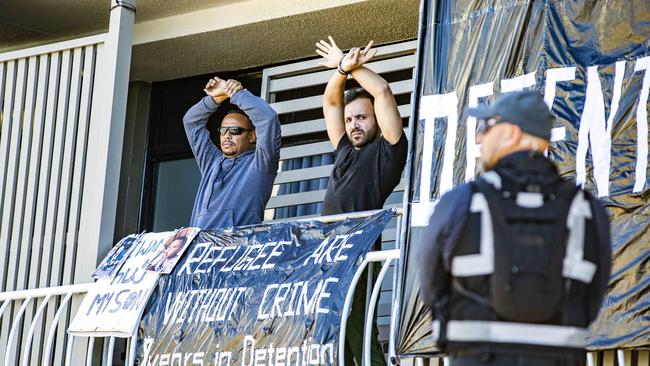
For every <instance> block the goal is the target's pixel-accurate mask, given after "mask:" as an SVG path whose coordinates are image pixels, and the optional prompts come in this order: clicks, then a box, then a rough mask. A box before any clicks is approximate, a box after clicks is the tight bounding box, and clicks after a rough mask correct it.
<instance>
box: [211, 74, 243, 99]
mask: <svg viewBox="0 0 650 366" xmlns="http://www.w3.org/2000/svg"><path fill="white" fill-rule="evenodd" d="M242 89H244V87H243V86H242V84H241V83H240V82H239V81H237V80H234V79H228V80H223V79H220V78H219V77H218V76H215V77H213V78H212V79H210V80H209V81H208V83H207V84H205V88H203V91H204V92H205V94H207V95H209V96H211V97H212V99H214V101H215V102H216V103H223V101H225V100H226V99H228V98H231V97H232V96H233V95H235V93H237V92H238V91H240V90H242Z"/></svg>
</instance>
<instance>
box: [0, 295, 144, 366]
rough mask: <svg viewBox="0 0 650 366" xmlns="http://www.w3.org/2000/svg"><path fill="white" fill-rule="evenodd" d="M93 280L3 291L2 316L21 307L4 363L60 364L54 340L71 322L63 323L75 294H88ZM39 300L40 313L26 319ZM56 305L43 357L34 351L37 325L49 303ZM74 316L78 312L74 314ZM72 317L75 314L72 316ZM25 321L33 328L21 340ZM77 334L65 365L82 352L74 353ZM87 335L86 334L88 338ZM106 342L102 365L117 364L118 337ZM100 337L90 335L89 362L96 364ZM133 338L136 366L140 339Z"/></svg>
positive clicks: (131, 346) (131, 358) (129, 344)
mask: <svg viewBox="0 0 650 366" xmlns="http://www.w3.org/2000/svg"><path fill="white" fill-rule="evenodd" d="M92 285H93V284H92V283H83V284H77V285H67V286H56V287H46V288H39V289H32V290H22V291H12V292H3V293H0V303H1V304H2V305H0V319H2V318H3V316H5V315H6V314H11V312H7V311H6V310H7V308H9V305H11V304H12V303H13V305H18V304H20V308H19V310H18V312H17V314H16V315H15V316H14V317H13V321H12V324H11V329H10V330H9V337H8V339H7V344H6V352H5V355H4V357H3V358H1V359H2V360H3V362H2V363H1V365H12V364H14V365H19V364H20V365H22V366H27V365H29V364H30V362H31V364H37V365H44V366H49V365H52V364H54V365H58V364H59V362H60V361H61V360H60V359H58V360H56V361H54V363H53V358H54V355H53V350H54V347H55V345H54V343H55V342H54V340H55V338H56V337H55V335H56V332H57V329H60V327H61V326H64V327H66V328H67V325H68V324H67V322H65V323H61V321H62V315H63V314H64V313H65V312H66V311H67V310H69V305H70V303H71V300H72V299H73V297H75V296H79V297H82V296H84V295H85V294H86V293H87V292H88V291H89V290H90V288H91V286H92ZM57 298H60V299H61V301H60V303H59V304H58V306H57V305H56V304H55V302H56V301H55V299H57ZM38 300H42V302H41V303H40V305H39V306H38V309H37V310H36V313H35V314H34V316H33V317H31V318H27V319H23V314H24V313H25V309H26V308H27V307H28V306H29V304H34V303H36V302H37V301H38ZM51 304H54V306H57V307H56V313H55V316H54V318H53V320H52V322H51V324H50V326H49V329H48V328H47V327H45V329H43V330H44V334H46V337H45V343H44V347H45V350H44V352H43V353H42V354H41V355H40V356H39V354H38V353H32V344H33V342H34V334H35V331H36V328H37V327H38V324H39V321H40V320H41V319H42V315H43V313H44V311H45V309H46V308H47V307H48V305H51ZM72 315H74V314H72ZM70 318H72V317H70ZM23 320H24V322H25V324H24V325H23V326H25V327H27V326H29V331H28V333H27V335H26V336H24V337H22V341H21V340H20V338H19V336H18V333H19V332H20V328H21V323H23ZM74 338H75V337H74V336H71V335H67V339H66V343H67V344H66V351H65V359H64V365H71V364H72V360H73V357H74V356H77V357H79V355H73V344H74ZM84 338H85V337H84ZM102 338H103V341H104V342H103V343H102V348H101V365H106V366H111V365H112V364H113V351H114V348H115V337H102ZM96 339H97V337H88V344H87V347H86V351H85V357H83V359H85V364H86V365H93V361H94V357H97V358H98V357H99V356H98V355H99V353H98V352H96V351H98V350H96V349H95V343H96ZM132 339H133V337H131V338H128V340H127V349H128V350H129V351H128V363H127V364H128V365H133V364H134V363H135V351H136V349H135V346H136V343H137V342H133V341H132Z"/></svg>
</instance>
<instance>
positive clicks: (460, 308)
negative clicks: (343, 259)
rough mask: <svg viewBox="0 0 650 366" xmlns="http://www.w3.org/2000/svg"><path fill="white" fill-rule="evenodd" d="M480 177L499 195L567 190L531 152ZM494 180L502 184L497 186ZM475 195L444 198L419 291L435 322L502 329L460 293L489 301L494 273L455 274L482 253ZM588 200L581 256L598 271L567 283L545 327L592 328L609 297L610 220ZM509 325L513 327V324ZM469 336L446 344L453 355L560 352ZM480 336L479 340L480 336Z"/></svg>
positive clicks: (469, 188) (427, 241) (488, 311)
mask: <svg viewBox="0 0 650 366" xmlns="http://www.w3.org/2000/svg"><path fill="white" fill-rule="evenodd" d="M495 173H496V174H495ZM495 177H496V178H495ZM480 179H483V180H484V181H489V182H490V184H492V185H493V186H495V188H497V191H498V192H500V193H505V195H507V196H511V195H513V196H514V195H516V194H517V193H518V192H524V191H525V190H526V189H525V187H527V186H530V185H531V184H533V185H535V186H538V187H543V189H544V190H546V191H548V192H553V190H555V189H559V187H566V186H567V183H566V182H564V181H563V180H562V178H561V177H560V176H559V175H558V172H557V169H556V168H555V166H554V165H553V164H552V163H551V161H550V160H548V159H547V158H545V157H544V156H542V155H540V154H534V153H529V152H523V153H521V152H520V153H515V154H511V155H509V156H507V157H505V158H504V159H502V160H501V161H500V162H499V163H498V164H497V166H496V167H495V168H494V169H493V171H491V172H489V173H486V174H484V176H483V177H482V178H480ZM495 180H497V181H498V182H496V183H495ZM475 191H476V185H475V184H474V183H472V184H463V185H461V186H459V187H457V188H455V189H453V190H452V191H450V192H448V193H447V194H445V195H443V196H442V198H441V199H440V201H439V202H438V204H437V206H436V209H435V211H434V213H433V215H432V217H431V219H430V223H429V227H428V228H427V230H426V231H425V233H424V235H423V239H422V241H421V243H420V247H419V248H418V249H417V250H419V257H420V263H419V264H420V281H421V289H420V293H421V296H422V299H423V301H424V303H425V304H426V305H427V306H429V307H430V308H431V309H432V311H433V315H434V318H436V319H444V320H446V321H449V320H452V321H455V320H460V321H468V320H473V321H479V322H483V323H485V324H487V323H490V324H497V325H498V324H499V323H498V322H505V321H504V319H503V318H502V317H500V316H498V315H497V314H496V313H495V312H494V311H493V309H492V308H491V307H490V305H488V304H482V303H480V302H479V301H477V300H476V299H471V298H469V297H468V296H467V294H466V293H463V294H461V292H462V291H463V290H468V291H469V293H470V295H471V294H478V295H480V297H479V300H480V299H485V298H489V296H490V291H491V290H490V275H469V276H463V277H460V276H458V277H455V276H453V275H452V270H451V269H452V262H453V261H454V258H456V257H459V256H462V255H468V254H474V253H479V252H480V250H481V249H480V243H479V241H480V240H479V235H477V234H476V233H478V232H479V229H480V221H479V219H478V217H480V216H479V215H471V214H470V202H471V201H472V196H473V195H474V193H475ZM584 197H585V198H586V203H585V204H586V205H588V206H589V207H590V210H591V213H592V215H591V218H589V219H586V221H585V230H584V233H585V237H584V238H585V240H584V254H583V258H584V260H585V261H587V262H590V263H593V264H595V266H596V270H595V273H594V275H593V277H592V278H591V280H590V282H589V283H584V282H581V281H577V280H573V279H570V280H569V282H567V283H570V285H568V286H570V289H569V290H567V291H568V294H569V295H568V296H566V297H567V298H566V299H564V300H563V301H564V304H565V305H563V309H564V310H563V311H562V313H561V314H558V315H557V316H554V317H553V318H552V319H551V320H549V321H546V322H545V323H544V324H546V325H559V326H567V327H571V328H576V329H584V328H586V327H588V325H589V324H590V323H591V322H592V321H593V320H594V319H595V318H596V316H597V315H598V311H599V309H600V306H601V303H602V300H603V297H604V295H605V291H606V288H607V284H608V281H609V275H610V266H611V264H610V261H611V247H610V236H609V222H608V218H607V214H606V212H605V210H604V209H603V208H602V206H601V205H600V203H599V202H598V200H597V199H595V198H594V197H592V196H591V195H589V194H586V193H585V194H584ZM567 206H568V205H567ZM495 240H497V239H495ZM452 284H455V285H452ZM458 285H459V286H458ZM494 322H497V323H494ZM443 323H444V322H443ZM508 323H509V324H512V322H508ZM518 324H519V323H517V325H518ZM522 324H523V323H522ZM533 329H534V328H533ZM443 331H444V327H443ZM443 336H444V334H443ZM471 338H472V337H469V338H468V340H467V339H466V340H461V341H454V340H451V339H449V340H448V342H447V343H446V345H447V349H448V350H449V351H450V352H452V353H454V352H459V351H460V352H463V351H468V350H472V349H478V348H481V349H485V347H488V348H489V349H491V350H494V351H496V352H501V351H504V352H508V351H513V350H515V352H521V350H522V349H523V350H530V351H531V352H532V353H535V352H537V351H541V352H542V353H543V352H544V351H548V348H549V347H551V348H554V351H557V347H556V346H549V345H540V344H526V343H525V341H521V342H517V343H514V344H513V343H505V342H504V343H502V342H500V341H478V340H476V339H474V340H472V339H471ZM476 338H480V337H479V336H476ZM493 340H494V339H493ZM443 342H444V340H443ZM532 343H535V342H532ZM551 343H552V342H551ZM443 345H444V343H443ZM560 348H562V347H560ZM565 348H567V349H568V348H571V349H572V350H567V351H568V352H566V353H565V354H573V355H576V354H577V355H578V356H577V357H582V356H581V353H580V352H572V351H577V350H579V349H580V347H565ZM580 351H581V350H580Z"/></svg>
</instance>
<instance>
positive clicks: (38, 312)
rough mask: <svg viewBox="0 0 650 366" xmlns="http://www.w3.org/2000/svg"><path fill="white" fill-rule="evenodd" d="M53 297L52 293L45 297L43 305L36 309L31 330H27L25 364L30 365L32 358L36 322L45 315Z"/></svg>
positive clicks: (24, 365)
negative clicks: (44, 312)
mask: <svg viewBox="0 0 650 366" xmlns="http://www.w3.org/2000/svg"><path fill="white" fill-rule="evenodd" d="M51 298H52V295H47V296H45V299H44V300H43V302H42V303H41V305H40V306H39V307H38V309H37V310H36V314H34V317H33V318H32V324H31V326H30V327H29V331H28V332H27V339H26V341H25V349H24V351H23V366H28V365H29V358H30V355H31V353H30V351H31V349H32V339H33V338H34V331H35V329H36V324H38V321H39V320H40V318H41V316H42V315H43V311H44V310H45V308H46V307H47V304H48V303H49V302H50V299H51Z"/></svg>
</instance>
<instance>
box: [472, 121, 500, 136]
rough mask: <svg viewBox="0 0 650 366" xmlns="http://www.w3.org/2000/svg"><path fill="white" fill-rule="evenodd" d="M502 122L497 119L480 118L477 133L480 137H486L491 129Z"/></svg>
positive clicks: (477, 123) (477, 122)
mask: <svg viewBox="0 0 650 366" xmlns="http://www.w3.org/2000/svg"><path fill="white" fill-rule="evenodd" d="M499 122H502V121H501V120H498V119H496V118H488V119H484V118H480V119H478V121H476V133H478V134H479V135H485V134H486V133H488V131H489V130H490V128H492V127H494V125H496V124H497V123H499Z"/></svg>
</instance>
